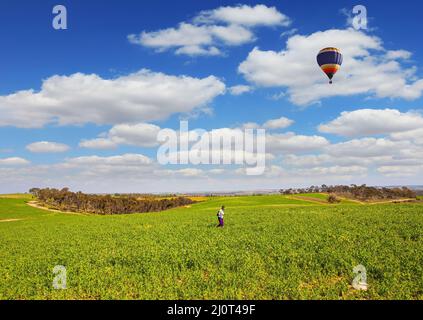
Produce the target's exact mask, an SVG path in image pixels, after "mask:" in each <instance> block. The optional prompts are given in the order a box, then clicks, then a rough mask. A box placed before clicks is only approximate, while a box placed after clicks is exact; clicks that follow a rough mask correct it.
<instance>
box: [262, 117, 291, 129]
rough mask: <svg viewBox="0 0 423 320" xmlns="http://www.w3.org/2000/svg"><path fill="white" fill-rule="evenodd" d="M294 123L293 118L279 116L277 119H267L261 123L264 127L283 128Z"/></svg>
mask: <svg viewBox="0 0 423 320" xmlns="http://www.w3.org/2000/svg"><path fill="white" fill-rule="evenodd" d="M293 123H294V121H293V120H291V119H288V118H285V117H281V118H279V119H272V120H268V121H266V122H265V123H264V124H263V127H264V128H265V129H271V130H272V129H285V128H287V127H289V126H291V125H292V124H293Z"/></svg>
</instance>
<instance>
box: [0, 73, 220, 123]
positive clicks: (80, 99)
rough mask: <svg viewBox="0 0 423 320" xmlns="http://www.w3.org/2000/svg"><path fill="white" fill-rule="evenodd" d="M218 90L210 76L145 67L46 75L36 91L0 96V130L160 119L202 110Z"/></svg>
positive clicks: (216, 80)
mask: <svg viewBox="0 0 423 320" xmlns="http://www.w3.org/2000/svg"><path fill="white" fill-rule="evenodd" d="M224 92H225V85H224V83H223V82H221V81H220V80H219V79H217V78H216V77H214V76H209V77H207V78H202V79H199V78H193V77H188V76H172V75H166V74H163V73H155V72H152V71H149V70H145V69H143V70H141V71H139V72H136V73H132V74H129V75H127V76H121V77H118V78H114V79H103V78H101V77H99V76H98V75H95V74H91V75H86V74H82V73H76V74H73V75H70V76H52V77H50V78H48V79H47V80H45V81H44V82H43V85H42V87H41V90H40V91H38V92H36V91H35V90H32V89H31V90H23V91H18V92H15V93H13V94H9V95H5V96H0V113H1V115H2V116H1V118H0V126H16V127H22V128H41V127H43V126H45V125H47V124H51V123H53V124H58V125H82V124H86V123H95V124H99V125H102V124H120V123H136V122H144V121H155V120H162V119H166V118H168V117H169V116H170V115H172V114H175V113H189V112H193V111H194V110H198V109H199V108H202V107H205V106H206V105H207V104H208V103H210V102H211V101H212V100H213V99H214V98H215V97H216V96H218V95H221V94H224Z"/></svg>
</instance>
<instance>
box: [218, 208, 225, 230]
mask: <svg viewBox="0 0 423 320" xmlns="http://www.w3.org/2000/svg"><path fill="white" fill-rule="evenodd" d="M224 215H225V206H222V208H220V210H219V211H218V212H217V219H218V220H219V224H218V225H217V227H218V228H219V227H220V228H223V227H224V225H225V223H224V221H223V217H224Z"/></svg>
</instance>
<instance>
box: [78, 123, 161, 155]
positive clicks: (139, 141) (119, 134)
mask: <svg viewBox="0 0 423 320" xmlns="http://www.w3.org/2000/svg"><path fill="white" fill-rule="evenodd" d="M159 131H160V127H158V126H156V125H153V124H148V123H138V124H119V125H116V126H114V127H112V128H111V129H110V131H109V132H108V133H107V138H101V137H100V138H96V139H93V140H83V141H81V142H80V144H79V145H80V146H81V147H84V148H91V149H114V148H116V147H117V146H118V145H132V146H138V147H155V146H157V145H158V142H157V134H158V133H159Z"/></svg>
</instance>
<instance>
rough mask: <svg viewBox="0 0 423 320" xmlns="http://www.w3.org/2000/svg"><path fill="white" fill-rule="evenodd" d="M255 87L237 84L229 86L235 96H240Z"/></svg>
mask: <svg viewBox="0 0 423 320" xmlns="http://www.w3.org/2000/svg"><path fill="white" fill-rule="evenodd" d="M252 90H253V89H252V88H251V87H250V86H246V85H237V86H233V87H230V88H229V92H230V94H231V95H233V96H240V95H242V94H244V93H248V92H251V91H252Z"/></svg>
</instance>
